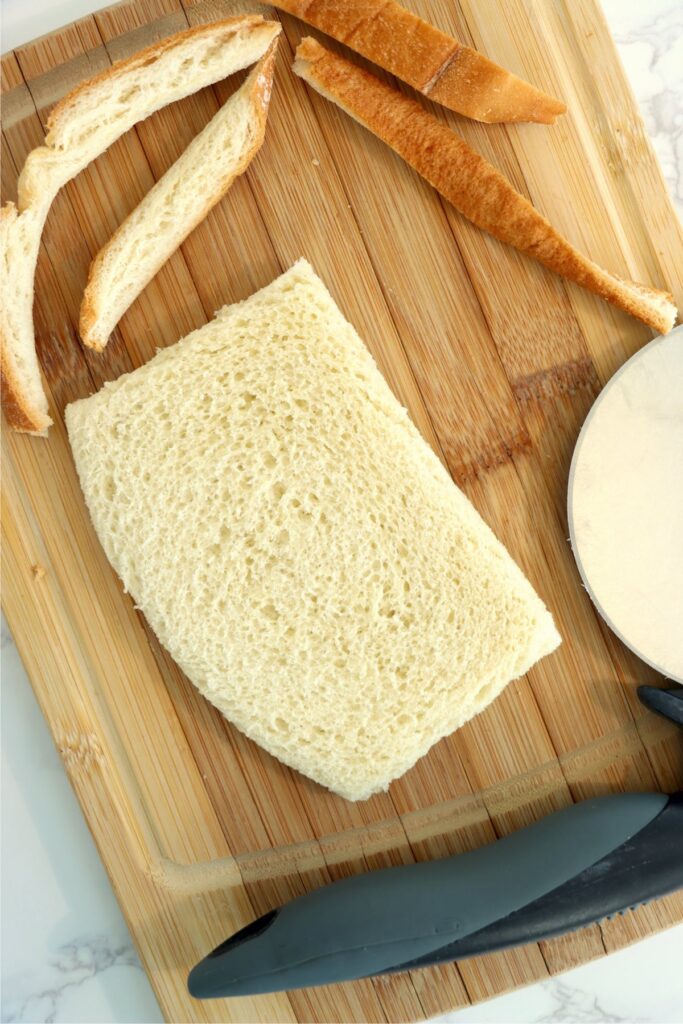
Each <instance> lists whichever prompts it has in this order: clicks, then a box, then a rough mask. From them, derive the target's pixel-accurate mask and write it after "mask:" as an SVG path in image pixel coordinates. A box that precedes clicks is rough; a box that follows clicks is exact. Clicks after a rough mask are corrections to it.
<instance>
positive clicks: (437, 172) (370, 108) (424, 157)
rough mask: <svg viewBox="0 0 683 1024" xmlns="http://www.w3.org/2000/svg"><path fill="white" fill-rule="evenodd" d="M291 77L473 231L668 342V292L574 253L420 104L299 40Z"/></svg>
mask: <svg viewBox="0 0 683 1024" xmlns="http://www.w3.org/2000/svg"><path fill="white" fill-rule="evenodd" d="M294 70H295V72H296V73H297V74H298V75H300V76H301V78H303V79H304V80H305V81H306V82H308V83H309V85H311V86H312V87H313V88H314V89H315V90H316V91H317V92H319V93H320V94H321V95H322V96H325V97H326V98H327V99H329V100H332V102H333V103H336V104H337V106H339V107H341V109H342V110H344V111H346V113H347V114H349V115H350V116H351V117H353V118H354V119H355V120H356V121H358V122H359V123H360V124H362V125H363V126H364V127H365V128H368V129H369V130H370V131H371V132H373V134H374V135H376V136H377V137H378V138H380V139H382V141H383V142H386V143H387V145H389V146H391V148H392V149H393V150H394V151H395V152H396V153H398V154H399V155H400V156H402V157H403V159H404V160H405V161H406V162H407V163H409V164H410V166H411V167H414V168H415V170H416V171H418V173H419V174H421V175H422V177H423V178H425V179H426V180H427V181H428V182H429V183H430V184H431V185H433V186H434V188H435V189H437V191H439V192H440V193H441V195H442V196H444V198H446V199H448V201H449V202H451V203H452V204H453V206H455V208H456V209H457V210H459V212H460V213H462V214H463V216H465V217H467V219H468V220H471V221H472V222H473V223H474V224H476V225H477V227H480V228H483V230H484V231H488V232H489V233H490V234H492V235H494V236H495V237H496V238H498V239H500V241H501V242H506V243H507V244H508V245H512V246H514V247H515V249H519V251H520V252H523V253H524V254H525V255H526V256H530V257H531V258H532V259H535V260H538V261H539V263H542V264H543V265H544V266H545V267H547V268H548V269H549V270H552V271H553V272H554V273H555V274H559V275H560V276H561V277H566V278H567V279H568V280H570V281H574V282H576V284H579V285H581V287H582V288H586V289H588V291H591V292H594V293H595V294H596V295H599V296H600V297H601V298H603V299H605V300H606V301H607V302H610V303H612V305H614V306H618V307H619V309H623V310H624V311H625V312H626V313H630V314H631V316H634V317H636V318H637V319H638V320H642V322H643V323H645V324H647V325H648V326H649V327H652V328H653V329H654V330H656V331H659V332H660V333H661V334H666V333H667V332H668V331H670V330H671V328H672V327H673V325H674V323H675V322H676V315H677V311H676V307H675V305H674V303H673V297H672V296H671V295H669V293H668V292H663V291H659V290H658V289H656V288H649V287H647V286H646V285H642V284H636V283H634V282H633V281H625V280H622V278H620V277H617V275H616V274H610V273H609V272H608V271H606V270H603V269H602V268H601V267H599V266H598V265H597V263H594V262H593V261H592V260H589V259H588V258H587V257H586V256H584V255H583V254H582V253H580V252H579V251H578V250H577V249H575V248H574V246H573V245H572V244H571V243H570V242H568V241H567V240H566V238H563V237H562V235H560V234H559V233H558V232H557V231H556V230H555V228H554V227H553V226H552V225H551V224H550V223H549V222H548V221H547V220H546V219H545V217H543V216H541V214H540V213H539V212H538V211H537V210H536V209H534V207H533V206H532V205H531V203H530V202H529V201H528V200H527V199H525V198H524V196H522V195H520V194H519V192H517V191H516V189H515V188H513V186H512V185H511V184H510V182H509V181H508V180H507V178H505V177H503V175H502V174H501V173H500V172H499V171H497V170H496V169H495V167H493V166H492V165H491V164H490V163H488V161H486V160H485V159H484V158H483V157H482V156H480V155H479V154H478V153H476V152H475V151H474V150H473V149H472V148H471V147H470V146H468V145H467V143H466V142H465V141H464V140H463V139H461V138H459V136H457V135H456V134H455V132H453V131H451V129H450V128H448V127H447V126H446V125H445V124H442V123H441V122H440V121H438V120H437V119H436V118H435V117H434V116H433V115H432V114H430V113H429V112H428V111H427V110H424V109H423V107H422V106H420V104H419V103H417V102H416V101H415V100H413V99H411V98H410V97H408V96H404V95H403V94H402V93H400V92H398V91H397V90H396V89H394V88H392V87H391V86H390V85H387V84H386V83H385V82H381V81H380V80H379V79H378V78H375V76H374V75H371V74H370V73H369V72H367V71H365V70H364V69H363V68H360V67H358V66H357V65H355V64H353V63H352V62H351V61H348V60H346V59H345V58H344V57H341V56H339V54H336V53H332V52H331V51H330V50H327V49H325V47H324V46H321V45H320V43H318V42H317V41H316V40H315V39H312V38H310V37H307V38H306V39H303V40H302V42H301V43H300V45H299V47H298V48H297V51H296V61H295V64H294Z"/></svg>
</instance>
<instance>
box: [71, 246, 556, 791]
mask: <svg viewBox="0 0 683 1024" xmlns="http://www.w3.org/2000/svg"><path fill="white" fill-rule="evenodd" d="M66 424H67V428H68V432H69V439H70V442H71V447H72V451H73V455H74V459H75V462H76V467H77V470H78V475H79V477H80V481H81V485H82V488H83V492H84V494H85V499H86V502H87V504H88V508H89V510H90V514H91V517H92V521H93V523H94V525H95V529H96V531H97V534H98V536H99V538H100V540H101V543H102V546H103V547H104V550H105V552H106V554H107V556H108V558H109V560H110V562H111V564H112V565H113V566H114V568H115V569H116V571H117V572H118V574H119V575H120V577H121V579H122V580H123V583H124V586H125V588H126V589H127V590H128V591H130V593H131V595H132V597H133V599H134V600H135V602H136V605H138V606H139V607H140V608H141V609H142V611H143V612H144V614H145V615H146V617H147V619H148V621H149V623H150V625H151V627H152V629H153V630H154V631H155V633H156V634H157V636H158V637H159V639H160V641H161V642H162V644H164V646H165V647H166V648H167V649H168V650H169V652H170V653H171V655H172V656H173V657H174V658H175V660H176V661H177V663H178V664H179V665H180V667H181V668H182V669H183V670H184V671H185V672H186V674H187V675H188V677H189V678H190V679H191V680H192V681H193V682H194V684H195V685H196V686H197V687H198V688H199V690H200V691H201V692H202V693H203V694H204V696H205V697H207V698H208V699H209V700H210V701H211V702H212V703H213V704H215V705H216V707H217V708H219V709H220V710H221V711H222V712H223V714H224V715H225V716H226V717H227V718H229V719H230V720H231V721H232V722H234V723H235V725H236V726H237V727H238V728H239V729H241V730H242V731H243V732H244V733H246V735H247V736H250V737H251V738H252V739H253V740H255V741H256V742H257V743H260V744H261V745H262V746H263V747H265V748H266V749H267V750H268V751H270V752H271V753H272V754H274V755H275V756H276V757H278V758H280V759H281V760H282V761H284V762H285V763H286V764H288V765H291V766H292V767H293V768H296V769H298V770H299V771H301V772H303V773H304V774H306V775H308V776H309V777H310V778H312V779H315V780H316V781H318V782H320V783H321V784H322V785H324V786H328V787H329V788H330V789H332V790H334V791H335V792H336V793H339V794H341V795H342V796H344V797H346V798H348V799H349V800H362V799H365V798H366V797H369V796H370V795H371V794H372V793H375V792H377V791H379V790H383V789H386V788H387V786H388V785H389V783H390V782H391V780H392V779H395V778H396V777H398V776H399V775H402V774H403V773H404V772H405V771H407V770H408V769H409V768H410V767H411V766H412V765H413V764H414V763H415V761H416V760H417V759H418V758H420V757H422V755H423V754H425V753H426V752H427V750H428V749H429V748H430V747H431V746H432V744H433V743H435V742H436V741H437V740H439V739H440V738H441V737H442V736H445V735H447V734H448V733H450V732H452V731H453V730H454V729H457V728H458V727H459V726H461V725H462V724H463V723H464V722H465V721H467V719H469V718H471V717H472V715H475V714H477V713H478V712H479V711H481V710H482V708H484V707H485V706H486V705H487V704H488V703H489V702H490V701H492V700H493V699H494V698H495V697H496V696H497V694H498V693H500V691H501V690H502V689H503V687H504V686H505V685H506V684H507V683H508V682H509V681H510V680H511V679H515V678H517V677H518V676H520V675H522V674H523V673H524V672H526V671H527V669H528V668H529V667H530V666H531V665H533V663H534V662H535V661H536V660H537V659H538V658H540V657H542V656H543V655H545V654H548V653H549V652H550V651H552V650H553V649H554V648H555V647H556V646H557V644H558V643H559V637H558V634H557V631H556V629H555V627H554V625H553V621H552V618H551V616H550V614H549V613H548V611H547V610H546V608H545V607H544V606H543V604H542V602H541V601H540V600H539V598H538V597H537V596H536V594H535V593H534V591H533V589H532V587H531V585H530V584H529V583H528V581H527V580H526V579H525V578H524V576H523V574H522V573H521V572H520V570H519V569H518V568H517V566H516V565H515V564H514V562H513V561H512V559H511V558H510V556H509V555H508V554H507V552H506V551H505V549H504V548H503V547H502V545H501V544H500V543H499V542H498V541H497V540H496V538H495V537H494V535H493V534H492V532H491V530H490V529H489V528H488V526H486V525H485V523H484V522H483V521H482V520H481V518H480V517H479V515H478V513H477V512H476V511H475V509H474V508H473V506H472V505H471V504H470V503H469V501H468V500H467V498H466V497H465V496H464V495H463V494H462V492H461V491H459V490H458V488H457V487H456V486H455V485H454V484H453V482H452V480H451V479H450V477H449V476H448V474H447V472H446V470H445V469H444V468H443V466H442V465H441V463H440V462H439V460H438V459H437V457H436V456H435V455H434V453H433V452H432V451H431V450H430V448H429V447H428V446H427V444H426V443H425V442H424V440H423V439H422V437H421V436H420V435H419V434H418V432H417V430H416V428H415V427H414V426H413V424H412V423H411V422H410V420H409V418H408V415H407V413H406V411H405V410H404V409H402V408H401V406H400V405H399V404H398V402H397V401H396V399H395V398H394V396H393V394H392V393H391V391H390V390H389V387H388V386H387V384H386V382H385V381H384V379H383V377H382V376H381V374H380V373H379V371H378V369H377V367H376V365H375V363H374V361H373V359H372V357H371V356H370V353H369V352H368V350H367V349H366V348H365V346H364V345H363V343H362V341H361V340H360V338H359V337H358V335H357V334H356V332H355V331H354V330H353V328H352V327H351V325H350V324H348V323H347V322H346V321H345V320H344V318H343V316H342V315H341V313H340V312H339V310H338V309H337V307H336V306H335V304H334V302H333V301H332V299H331V297H330V295H329V294H328V292H327V291H326V289H325V287H324V286H323V284H322V282H321V281H319V280H318V278H317V277H316V276H315V274H314V273H313V271H312V270H311V268H310V266H309V265H308V264H307V263H306V262H305V261H299V262H298V263H297V264H295V265H294V266H293V267H292V268H291V269H290V270H289V271H287V272H286V273H284V274H283V275H282V276H281V277H279V278H278V279H277V280H276V281H274V282H273V283H272V284H271V285H269V286H268V287H266V288H264V289H263V290H262V291H260V292H258V293H257V294H255V295H253V296H252V297H251V298H249V299H247V300H246V301H245V302H241V303H238V304H236V305H234V306H226V307H224V308H223V309H222V310H221V311H220V312H219V313H218V314H217V315H216V318H215V319H214V320H213V321H212V322H211V323H210V324H208V325H207V326H205V327H203V328H201V329H200V330H198V331H195V332H194V333H193V334H190V335H189V336H188V337H187V338H185V339H184V340H183V341H181V342H179V343H178V344H177V345H175V346H173V347H172V348H169V349H165V350H163V351H161V352H160V353H159V354H158V355H157V356H156V357H155V358H154V359H152V361H151V362H149V363H148V364H147V365H146V366H144V367H142V368H140V369H138V370H136V371H135V372H134V373H131V374H127V375H125V376H123V377H121V378H119V379H118V380H117V381H116V382H115V383H113V384H109V385H105V386H104V388H103V389H102V390H101V391H100V392H99V393H97V394H95V395H93V396H92V397H90V398H87V399H84V400H82V401H79V402H76V403H74V404H73V405H70V406H68V407H67V409H66Z"/></svg>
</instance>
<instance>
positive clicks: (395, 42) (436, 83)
mask: <svg viewBox="0 0 683 1024" xmlns="http://www.w3.org/2000/svg"><path fill="white" fill-rule="evenodd" d="M273 4H274V6H276V7H279V8H281V9H282V10H283V11H287V12H288V13H289V14H293V15H294V16H295V17H297V18H300V19H301V20H302V21H305V22H307V23H308V24H309V25H312V26H313V27H314V28H317V29H320V31H322V32H325V33H326V34H327V35H330V36H332V38H333V39H336V40H338V41H339V42H341V43H344V44H345V45H346V46H349V47H350V48H351V49H352V50H355V51H356V52H357V53H359V54H361V55H362V56H363V57H366V58H367V59H368V60H371V61H372V62H373V63H375V64H377V65H378V66H379V67H381V68H384V70H385V71H389V72H390V73H391V74H394V75H396V76H397V77H398V78H400V79H401V80H402V81H404V82H407V83H408V85H410V86H412V87H413V88H414V89H417V90H418V91H419V92H421V93H422V94H423V95H424V96H427V97H428V98H429V99H431V100H434V101H436V102H437V103H440V104H441V105H442V106H444V107H447V108H448V109H450V110H454V111H456V112H457V113H459V114H463V115H464V116H466V117H469V118H472V119H473V120H476V121H482V122H484V123H485V124H498V123H513V122H519V121H521V122H532V123H536V124H554V123H555V120H556V118H557V117H558V115H560V114H564V113H565V112H566V110H567V107H566V105H565V104H564V103H563V102H562V101H561V100H558V99H556V98H555V97H554V96H551V95H549V94H548V93H545V92H543V90H541V89H539V88H538V87H537V86H535V85H532V84H531V83H530V82H527V81H526V80H525V79H523V78H520V77H519V76H518V75H515V74H513V73H512V72H511V71H508V70H507V69H506V68H503V67H501V66H500V65H499V64H496V63H494V61H492V60H489V58H488V57H485V56H484V55H483V54H482V53H480V52H479V51H478V50H474V49H472V47H469V46H465V45H463V44H462V43H460V42H458V40H457V39H455V38H454V37H453V36H451V35H449V34H448V33H446V32H443V31H442V30H441V29H439V28H437V27H436V26H435V25H432V24H431V23H430V22H428V21H425V20H424V19H422V18H420V17H419V16H418V15H417V14H415V13H414V12H412V11H409V10H407V9H406V8H404V7H402V6H401V4H399V3H397V2H396V0H368V2H367V3H366V4H365V7H364V10H363V16H362V17H361V18H360V20H358V16H357V13H355V12H354V13H351V14H350V15H349V14H348V12H346V11H345V10H344V6H343V4H344V0H273ZM366 8H367V11H366ZM378 21H379V22H380V23H381V27H380V26H378V24H377V22H378ZM427 54H428V55H429V56H428V57H427Z"/></svg>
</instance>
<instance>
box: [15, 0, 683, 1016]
mask: <svg viewBox="0 0 683 1024" xmlns="http://www.w3.org/2000/svg"><path fill="white" fill-rule="evenodd" d="M539 2H551V0H539ZM603 5H604V9H605V13H606V15H607V18H608V20H609V23H610V26H611V28H612V31H613V33H614V36H615V38H616V40H617V43H618V45H619V50H620V52H621V55H622V58H623V60H624V63H625V65H626V68H627V71H628V73H629V76H630V79H631V82H632V84H633V88H634V91H635V93H636V96H637V97H638V100H639V102H640V104H641V106H642V110H643V113H644V116H645V120H646V124H647V127H648V130H649V132H650V134H651V136H652V138H653V140H654V144H655V147H656V149H657V152H658V154H659V158H660V160H661V162H662V165H663V167H664V171H665V174H666V177H667V180H668V182H669V187H670V188H671V191H672V193H673V195H674V196H675V198H676V200H677V204H678V205H679V208H680V209H682V210H683V2H681V0H648V2H647V3H645V2H643V0H603ZM99 6H102V4H101V3H99V2H98V0H33V2H28V0H2V8H1V9H2V18H3V25H2V50H3V51H5V50H7V49H11V48H12V47H13V46H16V45H17V44H19V43H20V42H23V41H25V40H27V39H31V38H33V37H34V36H36V35H38V34H40V33H41V32H47V31H49V30H50V29H51V28H56V27H58V26H59V25H61V24H64V23H66V22H69V21H71V20H73V19H74V18H76V17H79V16H81V15H83V14H85V13H87V12H88V11H91V10H93V9H95V8H97V7H99ZM1 852H2V922H1V923H2V975H1V980H2V1011H1V1019H2V1021H3V1022H13V1021H17V1022H19V1021H26V1022H40V1021H66V1022H77V1021H89V1022H94V1021H103V1022H104V1021H115V1022H121V1024H123V1022H125V1021H135V1022H154V1021H161V1020H162V1017H161V1014H160V1011H159V1007H158V1006H157V1004H156V1001H155V999H154V996H153V994H152V991H151V988H150V986H149V983H148V982H147V979H146V977H145V975H144V973H143V972H142V970H141V969H140V966H139V964H138V961H137V957H136V955H135V951H134V949H133V946H132V944H131V941H130V936H129V934H128V931H127V929H126V925H125V923H124V921H123V918H122V916H121V913H120V911H119V909H118V906H117V904H116V901H115V899H114V896H113V894H112V891H111V887H110V885H109V882H108V880H107V877H106V874H105V872H104V869H103V868H102V865H101V864H100V861H99V858H98V856H97V852H96V850H95V847H94V844H93V842H92V839H91V837H90V834H89V832H88V830H87V827H86V825H85V822H84V820H83V817H82V815H81V812H80V809H79V807H78V804H77V803H76V800H75V797H74V795H73V793H72V792H71V789H70V787H69V784H68V782H67V779H66V776H65V774H64V772H63V769H62V766H61V762H60V760H59V757H58V755H57V753H56V751H55V749H54V747H53V745H52V741H51V738H50V735H49V732H48V730H47V726H46V725H45V722H44V721H43V719H42V716H41V714H40V711H39V709H38V706H37V704H36V701H35V698H34V696H33V692H32V690H31V688H30V685H29V682H28V679H27V678H26V674H25V672H24V670H23V667H22V665H21V662H20V660H19V657H18V654H17V650H16V648H15V646H14V644H13V643H12V639H11V637H10V635H9V632H8V630H7V627H6V625H5V624H4V621H3V628H2V850H1ZM443 1019H444V1020H449V1021H454V1022H472V1024H474V1022H496V1024H503V1022H505V1024H512V1022H515V1021H525V1022H531V1021H548V1022H558V1024H560V1022H579V1021H581V1022H603V1021H605V1022H606V1021H630V1022H635V1021H652V1022H656V1024H674V1022H683V926H680V927H678V928H675V929H672V930H670V931H669V932H666V933H664V934H662V935H658V936H655V937H654V938H651V939H648V940H646V941H645V942H642V943H640V944H639V945H637V946H635V947H632V948H631V949H629V950H625V951H623V952H621V953H618V954H615V955H614V956H612V957H609V958H606V959H603V960H601V961H599V962H597V963H595V964H588V965H586V966H584V967H580V968H578V969H577V970H575V971H572V972H570V973H568V974H566V975H563V976H562V977H561V978H557V979H554V980H552V981H548V982H544V983H541V984H538V985H534V986H531V987H530V988H527V989H524V990H521V991H518V992H515V993H512V994H510V995H507V996H502V997H500V998H498V999H494V1000H491V1001H490V1002H488V1003H485V1004H482V1005H480V1006H477V1007H474V1008H472V1009H469V1010H465V1011H460V1012H458V1013H454V1014H451V1015H448V1016H447V1017H446V1018H443Z"/></svg>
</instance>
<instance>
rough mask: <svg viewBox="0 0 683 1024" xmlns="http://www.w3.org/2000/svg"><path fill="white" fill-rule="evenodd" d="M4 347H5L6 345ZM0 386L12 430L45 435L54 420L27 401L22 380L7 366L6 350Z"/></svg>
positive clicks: (3, 404)
mask: <svg viewBox="0 0 683 1024" xmlns="http://www.w3.org/2000/svg"><path fill="white" fill-rule="evenodd" d="M2 348H3V349H4V345H3V346H2ZM0 386H1V390H2V411H3V413H4V414H5V419H6V421H7V423H8V424H9V426H10V427H11V428H12V430H18V431H19V432H20V433H22V434H37V435H39V436H40V435H44V434H45V432H46V431H47V428H48V427H49V426H50V424H51V423H52V420H51V419H50V417H49V416H43V415H42V414H41V413H40V412H39V411H38V410H37V409H35V408H33V407H32V406H31V404H30V403H29V402H28V401H27V399H26V396H25V395H24V393H23V391H22V388H21V382H20V381H19V380H18V379H17V378H16V376H15V375H14V374H13V373H12V372H11V371H10V369H9V367H8V366H7V361H6V360H5V358H4V351H3V358H2V370H1V371H0Z"/></svg>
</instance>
